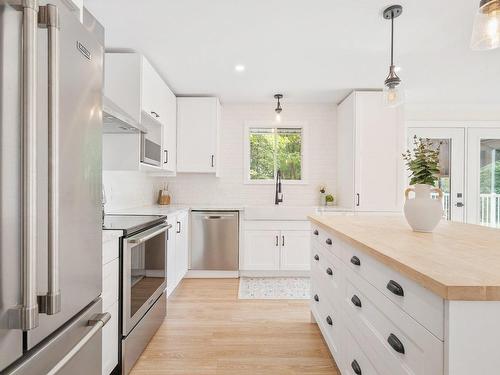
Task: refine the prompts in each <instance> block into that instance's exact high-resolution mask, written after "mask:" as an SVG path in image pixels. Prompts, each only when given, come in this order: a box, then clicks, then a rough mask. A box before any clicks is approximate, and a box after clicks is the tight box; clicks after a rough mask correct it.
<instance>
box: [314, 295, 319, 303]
mask: <svg viewBox="0 0 500 375" xmlns="http://www.w3.org/2000/svg"><path fill="white" fill-rule="evenodd" d="M314 300H315V301H316V302H319V296H318V295H317V294H315V295H314Z"/></svg>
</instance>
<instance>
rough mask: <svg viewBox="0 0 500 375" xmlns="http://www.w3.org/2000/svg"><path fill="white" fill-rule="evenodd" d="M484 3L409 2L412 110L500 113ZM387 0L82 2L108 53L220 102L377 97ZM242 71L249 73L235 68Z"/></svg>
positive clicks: (385, 54)
mask: <svg viewBox="0 0 500 375" xmlns="http://www.w3.org/2000/svg"><path fill="white" fill-rule="evenodd" d="M478 2H479V0H439V1H436V0H404V1H400V2H399V3H400V4H402V5H403V6H404V11H403V15H402V16H401V17H399V18H398V19H396V21H395V29H396V51H395V60H396V64H397V65H400V66H401V67H402V70H401V72H400V76H401V78H402V79H403V81H404V83H405V86H406V90H407V91H406V92H407V102H408V105H409V106H410V107H411V106H413V108H420V109H421V110H425V109H427V108H433V107H436V108H437V107H446V108H448V109H449V110H451V111H453V110H457V111H463V110H464V108H471V109H473V110H475V111H476V112H477V111H485V112H488V111H489V112H492V111H497V112H496V113H500V95H499V93H498V90H499V88H500V49H498V50H494V51H487V52H473V51H471V50H470V49H469V40H470V35H471V29H472V22H473V17H474V14H475V12H476V10H477V5H478ZM390 4H391V3H388V2H387V0H383V1H382V0H356V1H353V0H314V1H307V0H210V1H207V0H143V1H137V0H85V5H86V6H87V7H88V8H89V10H90V11H91V12H92V13H93V14H94V15H95V16H96V17H97V18H98V19H99V21H100V22H101V23H102V24H103V25H104V26H105V28H106V44H107V45H106V47H107V48H108V49H132V50H136V51H139V52H141V53H143V54H144V55H145V56H146V57H147V58H148V59H149V60H150V61H151V63H152V64H153V65H154V66H155V67H156V68H157V69H158V71H159V72H160V74H161V75H162V76H163V78H164V79H165V80H166V81H167V83H168V84H169V85H170V87H171V88H172V90H173V91H174V92H175V93H176V94H177V95H191V94H202V95H207V94H208V95H217V96H219V97H221V99H222V101H223V102H265V101H273V99H272V95H273V94H274V93H276V92H283V93H284V94H285V103H286V101H287V100H290V101H295V102H311V101H321V102H337V101H339V100H340V99H341V98H342V97H343V96H344V95H345V93H346V92H347V91H349V90H351V89H353V88H381V87H382V84H383V81H384V79H385V76H386V75H387V71H388V65H389V38H390V22H389V21H386V20H384V19H383V18H382V17H381V11H382V9H383V8H384V7H386V6H387V5H390ZM236 64H244V65H245V66H246V71H245V72H244V73H237V72H235V71H234V66H235V65H236Z"/></svg>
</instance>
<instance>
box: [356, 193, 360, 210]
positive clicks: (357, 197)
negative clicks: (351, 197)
mask: <svg viewBox="0 0 500 375" xmlns="http://www.w3.org/2000/svg"><path fill="white" fill-rule="evenodd" d="M359 200H360V199H359V193H356V206H357V207H359Z"/></svg>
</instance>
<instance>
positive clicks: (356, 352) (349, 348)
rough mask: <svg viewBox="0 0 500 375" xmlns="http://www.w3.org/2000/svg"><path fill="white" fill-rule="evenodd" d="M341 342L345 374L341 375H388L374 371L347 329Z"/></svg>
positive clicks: (373, 367)
mask: <svg viewBox="0 0 500 375" xmlns="http://www.w3.org/2000/svg"><path fill="white" fill-rule="evenodd" d="M343 341H344V345H345V348H346V349H345V355H344V358H343V362H344V366H343V367H344V369H345V370H346V371H347V373H345V374H344V372H342V375H389V374H388V373H383V372H378V371H377V370H376V369H375V366H374V365H373V363H372V362H371V361H370V360H369V359H368V357H367V356H366V354H365V353H364V352H363V351H362V350H361V347H360V345H359V344H358V343H357V342H356V340H355V339H354V337H353V335H352V334H351V332H350V331H349V329H345V330H344V340H343ZM390 375H393V374H390ZM429 375H430V374H429Z"/></svg>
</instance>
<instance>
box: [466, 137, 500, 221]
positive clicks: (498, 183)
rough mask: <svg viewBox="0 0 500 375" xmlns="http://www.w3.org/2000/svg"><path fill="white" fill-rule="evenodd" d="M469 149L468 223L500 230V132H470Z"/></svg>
mask: <svg viewBox="0 0 500 375" xmlns="http://www.w3.org/2000/svg"><path fill="white" fill-rule="evenodd" d="M467 149H468V152H467V191H468V201H467V202H468V209H467V222H469V223H475V224H481V225H487V226H491V227H496V228H500V129H498V128H474V129H469V130H468V135H467Z"/></svg>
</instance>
